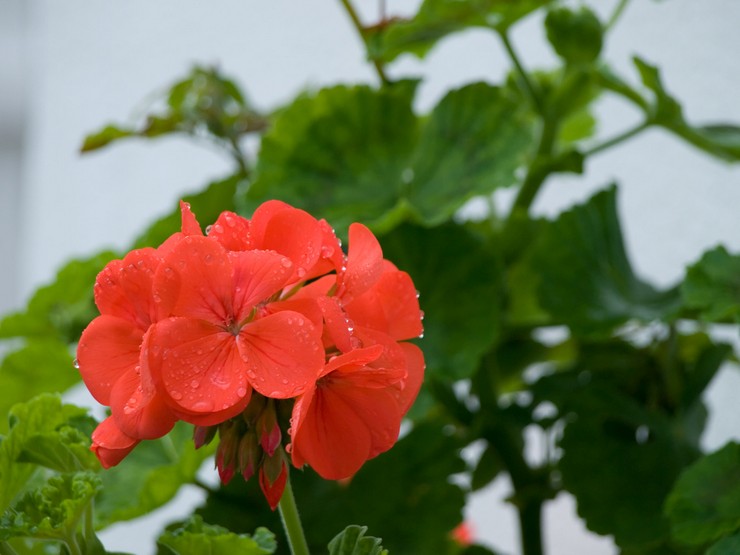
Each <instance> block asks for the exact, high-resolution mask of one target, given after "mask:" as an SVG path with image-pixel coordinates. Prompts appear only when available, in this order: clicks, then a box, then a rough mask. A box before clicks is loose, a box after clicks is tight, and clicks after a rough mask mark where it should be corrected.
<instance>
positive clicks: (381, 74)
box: [339, 0, 390, 85]
mask: <svg viewBox="0 0 740 555" xmlns="http://www.w3.org/2000/svg"><path fill="white" fill-rule="evenodd" d="M339 1H340V2H341V3H342V6H344V10H345V11H346V12H347V15H349V18H350V19H351V20H352V25H354V27H355V30H356V31H357V34H358V35H360V39H361V40H362V44H363V45H365V48H366V49H367V41H366V40H365V28H364V27H363V25H362V21H360V16H358V15H357V10H355V7H354V6H353V5H352V2H350V0H339ZM381 9H383V8H381ZM372 62H373V65H374V66H375V72H376V73H377V74H378V78H379V79H380V82H381V83H382V84H383V85H388V84H389V83H390V81H389V80H388V76H387V75H386V74H385V68H384V67H383V64H382V63H381V62H380V60H377V59H374V60H373V61H372Z"/></svg>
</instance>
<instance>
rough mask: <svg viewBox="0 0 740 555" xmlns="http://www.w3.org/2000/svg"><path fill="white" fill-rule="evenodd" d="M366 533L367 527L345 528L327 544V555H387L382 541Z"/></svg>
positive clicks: (353, 526)
mask: <svg viewBox="0 0 740 555" xmlns="http://www.w3.org/2000/svg"><path fill="white" fill-rule="evenodd" d="M366 532H367V526H357V525H355V524H353V525H351V526H347V527H346V528H345V529H344V530H342V531H341V532H340V533H339V534H337V535H336V536H335V537H334V539H332V540H331V541H330V542H329V555H388V551H386V550H385V549H383V546H382V545H381V542H382V540H381V539H379V538H373V537H372V536H366V535H365V533H366Z"/></svg>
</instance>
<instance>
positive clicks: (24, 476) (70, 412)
mask: <svg viewBox="0 0 740 555" xmlns="http://www.w3.org/2000/svg"><path fill="white" fill-rule="evenodd" d="M9 418H10V431H9V432H8V434H7V435H6V436H5V437H0V484H2V488H0V511H4V510H5V509H6V508H7V507H8V506H9V505H10V503H11V502H12V500H13V499H14V498H15V496H16V495H17V494H18V493H19V492H20V491H21V490H22V489H23V488H24V486H25V485H26V482H27V481H28V480H29V479H30V478H31V476H32V475H33V473H34V471H35V470H36V468H37V467H36V465H35V464H32V463H27V462H18V459H19V457H21V455H22V453H24V450H25V449H26V446H27V443H28V442H29V441H31V444H30V445H31V446H33V445H34V441H36V439H35V438H37V437H38V436H39V435H41V436H45V437H47V438H48V437H49V435H48V434H51V435H53V434H55V433H62V434H66V433H69V431H68V430H66V428H65V427H77V426H80V425H81V426H84V425H85V423H86V420H87V411H86V410H85V409H81V408H79V407H75V406H73V405H62V401H61V399H60V398H59V397H58V396H56V395H49V394H44V395H40V396H38V397H36V398H34V399H32V400H31V401H29V402H27V403H21V404H17V405H15V406H14V407H13V408H12V409H11V410H10V417H9ZM59 430H61V432H59ZM65 430H66V431H65ZM72 449H73V454H74V452H75V448H72ZM83 466H84V465H83Z"/></svg>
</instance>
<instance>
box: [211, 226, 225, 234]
mask: <svg viewBox="0 0 740 555" xmlns="http://www.w3.org/2000/svg"><path fill="white" fill-rule="evenodd" d="M213 231H215V232H216V233H223V232H224V227H223V226H222V225H221V224H213Z"/></svg>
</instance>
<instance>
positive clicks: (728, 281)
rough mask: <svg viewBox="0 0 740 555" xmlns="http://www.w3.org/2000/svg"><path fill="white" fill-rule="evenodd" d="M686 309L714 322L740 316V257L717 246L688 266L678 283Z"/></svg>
mask: <svg viewBox="0 0 740 555" xmlns="http://www.w3.org/2000/svg"><path fill="white" fill-rule="evenodd" d="M681 296H682V298H683V302H684V304H685V305H686V307H687V308H691V309H695V310H698V311H699V315H700V317H701V318H702V319H704V320H707V321H710V322H716V321H726V320H728V319H729V320H735V319H737V318H739V317H740V256H738V255H731V254H730V253H728V252H727V250H726V249H725V248H724V247H722V246H718V247H715V248H714V249H712V250H710V251H707V252H705V253H704V254H703V255H702V257H701V259H700V260H699V261H698V262H697V263H696V264H693V265H692V266H690V267H689V268H688V270H687V272H686V279H685V280H684V281H683V283H682V284H681Z"/></svg>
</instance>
